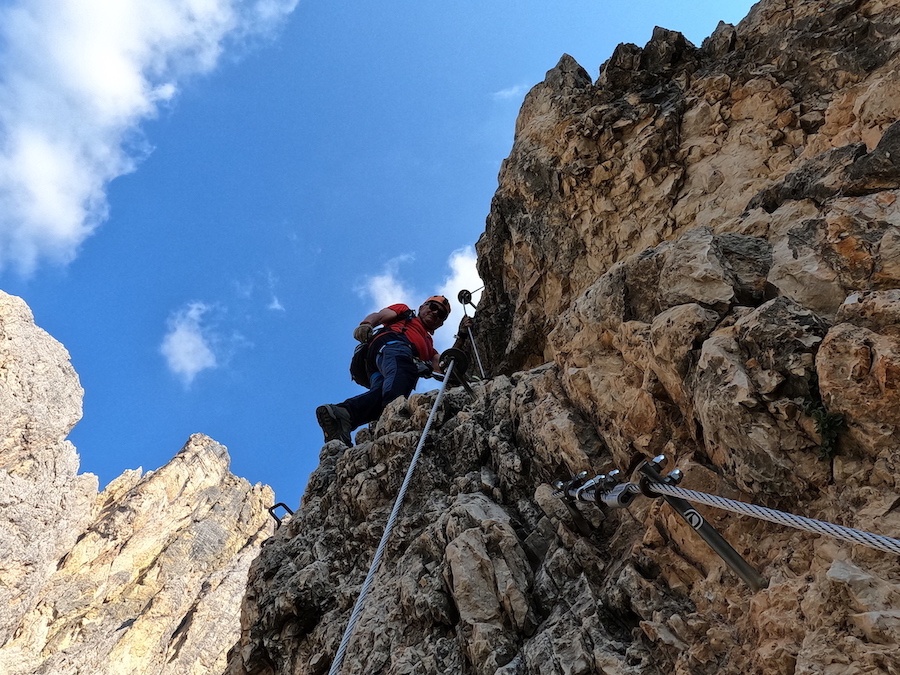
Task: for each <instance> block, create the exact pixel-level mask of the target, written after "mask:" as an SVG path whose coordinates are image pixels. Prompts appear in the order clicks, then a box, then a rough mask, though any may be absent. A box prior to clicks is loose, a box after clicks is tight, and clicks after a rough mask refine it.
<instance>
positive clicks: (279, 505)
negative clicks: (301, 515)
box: [268, 502, 294, 530]
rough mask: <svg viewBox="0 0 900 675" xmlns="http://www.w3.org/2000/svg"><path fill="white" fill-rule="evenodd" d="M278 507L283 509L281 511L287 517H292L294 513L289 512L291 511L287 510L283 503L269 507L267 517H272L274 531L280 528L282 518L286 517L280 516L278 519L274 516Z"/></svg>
mask: <svg viewBox="0 0 900 675" xmlns="http://www.w3.org/2000/svg"><path fill="white" fill-rule="evenodd" d="M278 507H281V508H283V509H284V510H285V511H286V512H287V515H288V516H292V515H294V512H293V511H291V510H290V509H289V508H288V505H287V504H285V503H284V502H278V503H277V504H275V505H274V506H270V507H269V509H268V511H269V515H270V516H272V517H273V518H274V519H275V529H276V530H277V529H278V528H279V527H281V523H282V521H283V520H284V518H285V517H286V516H282V517H281V518H279V517H278V516H276V515H275V509H277V508H278Z"/></svg>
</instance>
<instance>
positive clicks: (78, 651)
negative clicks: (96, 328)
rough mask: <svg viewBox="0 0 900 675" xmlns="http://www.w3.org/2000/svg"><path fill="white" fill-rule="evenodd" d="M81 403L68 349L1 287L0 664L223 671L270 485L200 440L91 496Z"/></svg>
mask: <svg viewBox="0 0 900 675" xmlns="http://www.w3.org/2000/svg"><path fill="white" fill-rule="evenodd" d="M81 398H82V389H81V386H80V384H79V382H78V377H77V375H76V374H75V371H74V370H73V368H72V366H71V364H70V363H69V355H68V353H67V352H66V350H65V349H64V348H63V347H62V345H60V344H59V343H58V342H56V341H55V340H54V339H53V338H52V337H50V336H49V335H48V334H47V333H46V332H44V331H43V330H41V329H40V328H38V327H37V326H35V325H34V320H33V317H32V315H31V312H30V310H29V309H28V307H27V306H26V305H25V303H24V302H23V301H22V300H21V299H19V298H16V297H14V296H10V295H7V294H5V293H2V292H0V551H2V553H0V673H3V674H4V675H25V674H29V675H31V674H42V675H69V674H72V675H75V674H79V675H88V674H90V675H107V674H109V675H113V674H117V675H119V674H121V675H126V674H127V675H134V674H144V673H147V674H150V673H153V674H162V673H172V674H173V675H175V674H177V675H181V674H183V673H196V674H197V675H200V674H203V675H207V674H209V673H221V672H222V671H223V670H224V668H225V659H226V655H227V652H228V650H229V649H230V648H231V646H232V645H233V644H234V642H235V641H236V640H237V638H238V634H239V621H238V613H239V606H240V602H241V598H242V596H243V595H244V591H245V587H246V580H247V570H248V568H249V566H250V563H251V561H252V560H253V559H254V558H255V557H256V555H257V553H258V551H259V548H260V545H261V543H262V541H263V540H264V539H265V538H266V537H268V536H269V535H270V534H271V530H272V527H271V519H270V518H269V515H268V513H267V512H266V508H267V507H268V506H269V505H271V503H272V500H273V495H272V491H271V489H270V488H268V487H266V486H261V485H256V486H251V485H250V484H249V483H247V481H245V480H243V479H240V478H237V477H235V476H234V475H232V474H231V473H230V472H229V470H228V465H229V461H230V460H229V457H228V453H227V451H226V449H225V447H224V446H222V445H219V444H218V443H216V442H215V441H213V440H212V439H210V438H208V437H205V436H202V435H195V436H192V437H191V438H190V439H189V440H188V442H187V444H186V445H185V446H184V448H183V449H182V450H181V451H180V452H179V453H178V454H177V455H176V456H175V458H174V459H172V461H170V462H169V463H168V464H166V465H165V466H164V467H162V468H161V469H158V470H156V471H150V472H146V473H142V472H141V471H140V470H135V471H127V472H125V473H124V474H123V475H122V476H120V477H119V478H117V479H116V480H114V481H113V482H112V483H111V484H110V485H109V486H108V487H107V488H106V490H104V491H103V492H101V493H99V494H98V492H97V479H96V477H94V476H93V475H91V474H79V473H78V463H79V460H78V455H77V454H76V452H75V448H74V447H73V446H72V444H71V443H69V442H68V441H66V440H65V438H66V435H67V434H68V433H69V431H70V430H71V428H72V427H73V426H74V425H75V423H76V422H77V421H78V420H79V419H80V417H81Z"/></svg>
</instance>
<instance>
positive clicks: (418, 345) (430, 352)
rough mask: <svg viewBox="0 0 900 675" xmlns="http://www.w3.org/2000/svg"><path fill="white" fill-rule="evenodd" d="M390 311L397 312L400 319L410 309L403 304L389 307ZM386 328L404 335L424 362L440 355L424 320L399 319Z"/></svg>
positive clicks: (417, 318)
mask: <svg viewBox="0 0 900 675" xmlns="http://www.w3.org/2000/svg"><path fill="white" fill-rule="evenodd" d="M388 309H390V310H392V311H394V312H397V315H398V317H400V316H403V315H404V314H406V313H407V312H408V311H409V307H407V306H406V305H404V304H402V303H398V304H396V305H388ZM386 327H387V328H388V329H389V330H392V331H395V332H397V333H403V334H404V335H405V336H406V338H407V339H408V340H409V341H410V342H411V343H412V346H413V350H414V351H415V352H416V356H418V357H419V358H420V359H422V360H423V361H429V362H430V361H431V359H432V358H433V357H434V355H435V354H437V353H438V352H437V350H436V349H435V348H434V340H433V339H432V337H431V333H429V332H428V329H427V328H425V324H424V323H422V320H421V319H419V317H414V318H412V319H408V320H407V319H400V318H398V319H397V320H396V321H394V322H392V323H389V324H387V326H386ZM404 327H405V328H404Z"/></svg>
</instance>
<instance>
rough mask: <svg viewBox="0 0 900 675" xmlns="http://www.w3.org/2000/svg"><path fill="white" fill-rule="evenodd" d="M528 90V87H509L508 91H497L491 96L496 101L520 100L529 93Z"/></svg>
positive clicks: (518, 85)
mask: <svg viewBox="0 0 900 675" xmlns="http://www.w3.org/2000/svg"><path fill="white" fill-rule="evenodd" d="M528 89H529V87H528V85H525V84H517V85H514V86H512V87H507V88H506V89H501V90H500V91H495V92H494V93H493V94H491V98H492V99H494V100H495V101H511V100H519V99H521V98H523V97H524V96H525V94H526V93H528Z"/></svg>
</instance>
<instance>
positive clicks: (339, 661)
mask: <svg viewBox="0 0 900 675" xmlns="http://www.w3.org/2000/svg"><path fill="white" fill-rule="evenodd" d="M454 363H455V361H454V360H451V361H450V364H449V365H448V366H447V372H446V373H444V381H443V382H442V383H441V387H440V389H439V390H438V395H437V398H436V399H435V400H434V405H433V406H432V407H431V413H430V414H429V415H428V421H427V422H425V429H424V430H423V431H422V436H421V438H419V444H418V445H417V446H416V451H415V452H414V453H413V456H412V460H411V461H410V463H409V468H408V469H407V470H406V477H405V478H404V479H403V484H402V485H401V486H400V492H399V493H398V494H397V499H396V500H395V501H394V508H393V509H392V510H391V515H390V516H389V517H388V520H387V524H386V525H385V526H384V533H383V534H382V535H381V542H379V544H378V548H377V549H376V551H375V557H374V558H372V564H371V566H370V567H369V573H368V574H367V575H366V580H365V581H363V585H362V588H360V591H359V597H358V598H357V599H356V604H355V605H354V606H353V611H352V612H351V613H350V620H349V621H348V622H347V629H346V630H345V631H344V637H343V638H341V644H340V645H339V646H338V650H337V653H336V654H335V655H334V661H332V663H331V670H329V671H328V675H338V673H340V671H341V666H342V665H343V664H344V656H345V655H346V653H347V647H348V645H349V644H350V638H352V637H353V629H354V628H355V627H356V623H357V622H358V621H359V617H360V616H361V615H362V611H363V607H364V605H365V602H366V596H368V595H369V590H370V588H371V586H372V583H373V582H374V581H375V575H376V574H377V572H378V567H379V565H380V564H381V557H382V555H384V549H385V548H386V547H387V542H388V538H389V537H390V536H391V531H392V530H393V529H394V525H395V524H396V522H397V517H398V516H399V514H400V507H401V506H402V505H403V500H404V498H405V497H406V492H407V490H408V489H409V484H410V482H411V481H412V475H413V471H415V468H416V464H417V463H418V461H419V456H420V455H421V454H422V447H423V446H424V445H425V439H426V438H428V432H429V430H430V429H431V423H432V422H433V421H434V417H435V414H436V412H437V409H438V406H439V405H440V403H441V399H442V398H443V396H444V389H445V388H446V386H447V382H449V381H450V377H451V374H452V372H453V365H454Z"/></svg>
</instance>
